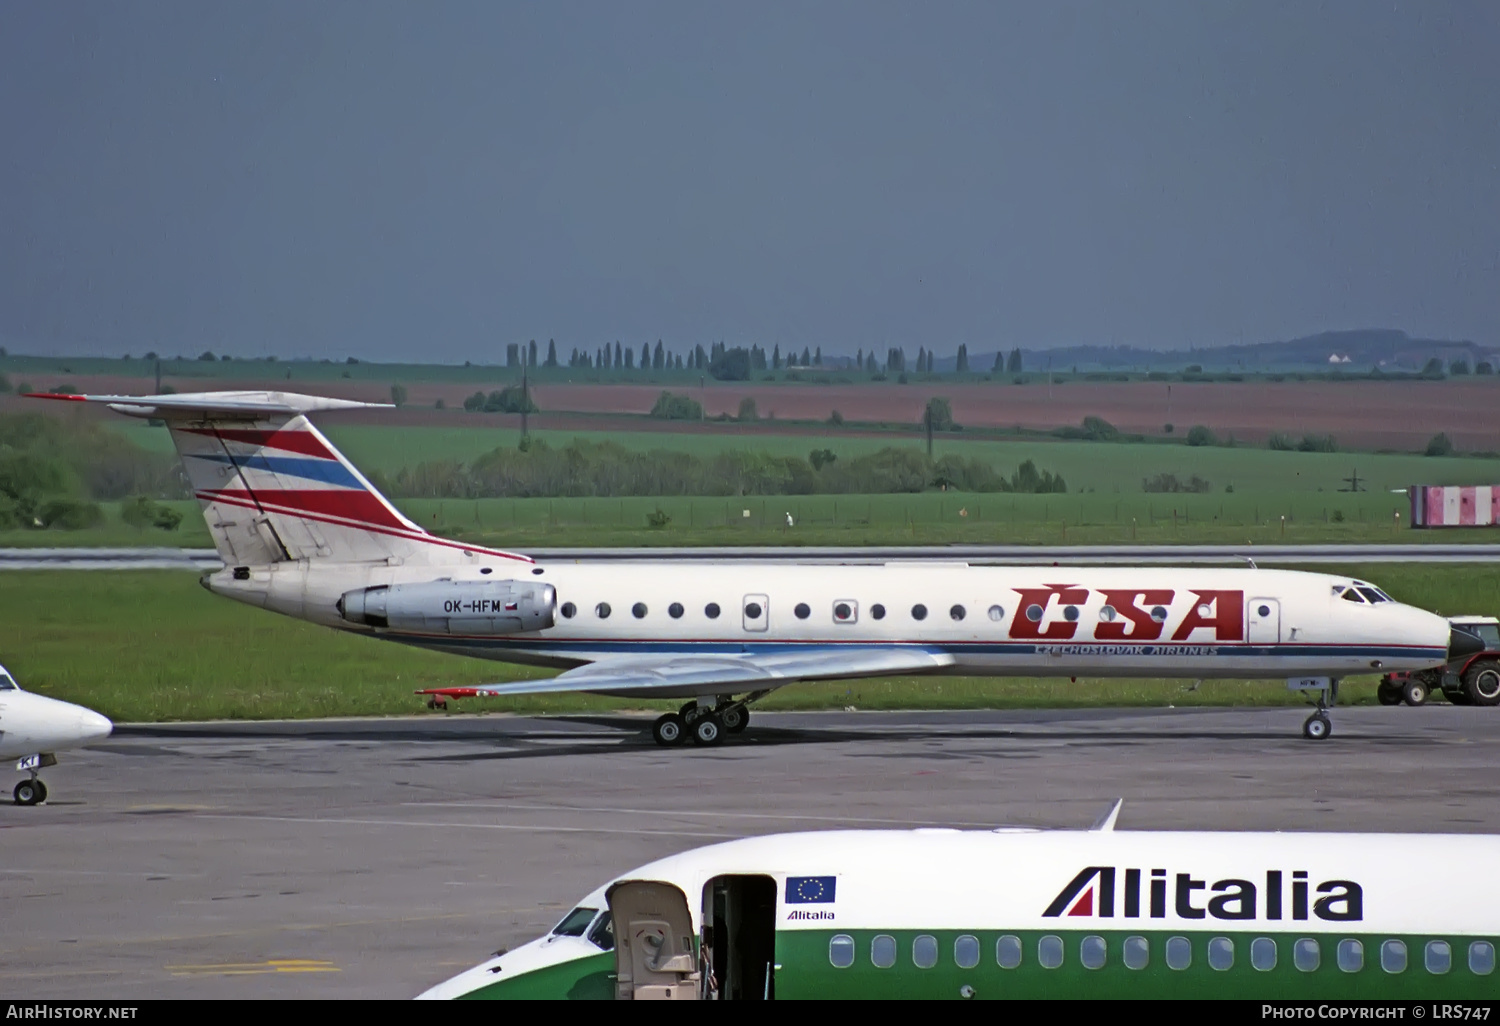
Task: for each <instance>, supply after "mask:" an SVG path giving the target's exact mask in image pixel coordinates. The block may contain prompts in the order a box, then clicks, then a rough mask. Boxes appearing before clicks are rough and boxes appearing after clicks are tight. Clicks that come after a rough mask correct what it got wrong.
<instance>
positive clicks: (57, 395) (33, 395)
mask: <svg viewBox="0 0 1500 1026" xmlns="http://www.w3.org/2000/svg"><path fill="white" fill-rule="evenodd" d="M21 398H23V399H61V400H63V401H64V402H70V403H86V402H88V399H87V398H85V397H84V396H81V395H64V394H62V393H61V392H22V393H21Z"/></svg>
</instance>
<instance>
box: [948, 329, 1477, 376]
mask: <svg viewBox="0 0 1500 1026" xmlns="http://www.w3.org/2000/svg"><path fill="white" fill-rule="evenodd" d="M1332 357H1337V358H1338V366H1341V367H1347V368H1348V369H1349V370H1351V371H1369V370H1371V369H1373V368H1375V367H1379V368H1381V369H1382V370H1388V371H1419V370H1421V369H1422V367H1423V366H1424V365H1425V364H1426V363H1427V361H1428V360H1430V359H1432V358H1433V357H1436V358H1438V359H1440V360H1442V361H1443V365H1444V367H1446V366H1447V365H1448V363H1449V362H1451V361H1453V360H1457V359H1463V360H1467V361H1468V362H1469V366H1471V367H1472V366H1473V365H1474V364H1476V363H1478V362H1479V361H1480V360H1490V361H1491V362H1494V361H1495V359H1496V356H1495V351H1494V350H1493V349H1491V348H1490V347H1488V346H1481V345H1479V344H1478V343H1477V342H1469V341H1454V340H1452V339H1436V338H1413V337H1411V336H1410V335H1408V334H1407V333H1406V332H1404V331H1397V330H1395V329H1391V328H1358V329H1355V330H1352V331H1325V332H1322V333H1321V334H1317V335H1307V336H1305V337H1303V338H1294V339H1290V340H1289V341H1285V342H1256V343H1252V344H1248V345H1232V346H1214V347H1212V348H1204V349H1174V350H1167V351H1162V350H1155V349H1140V348H1137V347H1135V346H1063V347H1060V348H1057V349H1027V348H1025V347H1024V346H1023V347H1022V348H1021V359H1022V364H1023V366H1024V368H1025V369H1026V370H1027V371H1032V372H1035V371H1043V370H1046V369H1047V367H1048V364H1049V362H1050V364H1051V367H1052V369H1053V370H1056V371H1071V370H1072V369H1073V368H1074V367H1077V368H1078V370H1079V371H1099V370H1118V371H1132V370H1134V371H1150V370H1172V371H1180V370H1182V369H1183V368H1184V367H1189V366H1192V365H1194V364H1196V365H1198V366H1200V367H1202V368H1203V370H1204V371H1205V372H1213V371H1236V370H1244V371H1252V372H1254V371H1261V372H1266V371H1270V372H1275V371H1298V370H1300V371H1306V370H1328V369H1329V368H1330V367H1332V366H1333V365H1334V364H1333V360H1332V359H1330V358H1332ZM994 362H995V354H994V352H993V351H992V352H989V353H985V354H971V355H970V356H969V366H970V368H972V369H974V370H988V369H989V368H990V367H992V366H993V365H994ZM953 368H954V358H953V357H951V356H950V357H948V358H946V359H944V358H941V357H940V358H939V359H938V360H937V369H938V370H939V371H952V370H953Z"/></svg>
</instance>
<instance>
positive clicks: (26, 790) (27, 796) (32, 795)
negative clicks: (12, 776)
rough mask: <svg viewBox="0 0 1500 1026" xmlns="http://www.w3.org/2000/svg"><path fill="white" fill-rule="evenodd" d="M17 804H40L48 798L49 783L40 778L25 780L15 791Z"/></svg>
mask: <svg viewBox="0 0 1500 1026" xmlns="http://www.w3.org/2000/svg"><path fill="white" fill-rule="evenodd" d="M14 795H15V799H16V804H17V805H40V804H41V803H42V802H44V801H46V800H47V785H46V784H44V783H42V782H41V781H40V780H23V781H21V782H20V783H19V784H17V785H16V789H15V792H14Z"/></svg>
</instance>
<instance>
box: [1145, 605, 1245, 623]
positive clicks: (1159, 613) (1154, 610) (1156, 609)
mask: <svg viewBox="0 0 1500 1026" xmlns="http://www.w3.org/2000/svg"><path fill="white" fill-rule="evenodd" d="M1269 612H1270V610H1267V611H1266V613H1269ZM1266 613H1262V614H1260V615H1261V616H1265V615H1266ZM1151 619H1153V620H1155V621H1156V622H1157V623H1166V622H1167V607H1166V606H1152V607H1151Z"/></svg>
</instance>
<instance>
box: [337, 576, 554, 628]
mask: <svg viewBox="0 0 1500 1026" xmlns="http://www.w3.org/2000/svg"><path fill="white" fill-rule="evenodd" d="M338 610H339V615H340V616H342V617H343V618H344V619H345V620H348V621H349V622H350V623H358V624H364V625H366V626H368V627H388V628H390V629H391V630H398V631H423V632H427V633H434V634H519V633H521V632H523V631H540V630H545V629H546V628H548V627H551V626H552V624H553V622H554V620H555V615H556V611H557V590H556V589H555V588H553V587H552V585H550V584H540V583H536V582H533V581H428V582H427V583H425V584H390V585H385V584H382V585H378V586H376V587H374V588H361V589H359V590H358V591H350V592H345V593H344V595H343V597H341V598H340V599H339V600H338Z"/></svg>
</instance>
